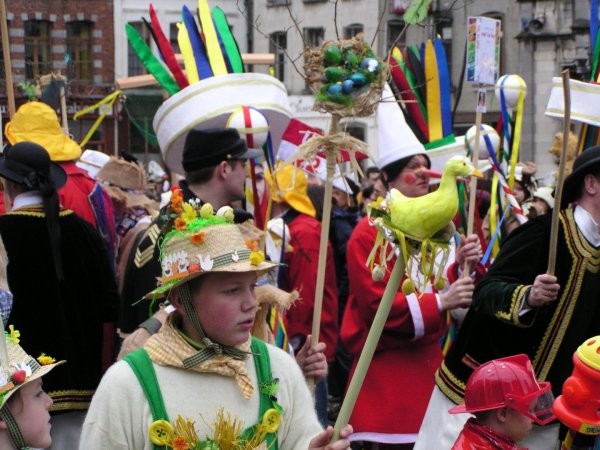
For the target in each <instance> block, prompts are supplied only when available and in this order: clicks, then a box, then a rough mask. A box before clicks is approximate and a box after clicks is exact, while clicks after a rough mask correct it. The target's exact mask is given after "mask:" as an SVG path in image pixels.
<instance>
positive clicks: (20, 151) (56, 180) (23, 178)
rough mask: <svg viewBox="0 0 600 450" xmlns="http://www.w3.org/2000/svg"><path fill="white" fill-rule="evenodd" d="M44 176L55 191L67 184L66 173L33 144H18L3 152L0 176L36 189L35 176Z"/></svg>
mask: <svg viewBox="0 0 600 450" xmlns="http://www.w3.org/2000/svg"><path fill="white" fill-rule="evenodd" d="M36 174H40V175H46V176H47V177H48V179H49V180H51V181H52V184H53V185H54V188H55V189H58V188H60V187H62V186H64V184H65V183H66V182H67V173H66V172H65V171H64V169H63V168H62V167H60V166H59V165H58V164H55V163H53V162H52V161H51V160H50V155H49V154H48V152H47V151H46V150H45V149H44V147H42V146H41V145H38V144H36V143H34V142H27V141H24V142H19V143H17V144H15V145H13V146H12V147H8V149H7V150H5V152H4V155H3V157H2V158H0V176H2V177H4V178H6V179H8V180H11V181H14V182H15V183H18V184H21V185H23V186H26V187H28V188H30V189H36V188H39V187H40V186H37V185H36V179H38V178H37V177H36V176H35V175H36Z"/></svg>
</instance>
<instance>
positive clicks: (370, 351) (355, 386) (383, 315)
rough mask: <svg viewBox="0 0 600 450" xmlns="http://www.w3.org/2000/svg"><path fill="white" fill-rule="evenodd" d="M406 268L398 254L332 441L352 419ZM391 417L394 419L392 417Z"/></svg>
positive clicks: (345, 398) (334, 428) (347, 392)
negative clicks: (351, 415)
mask: <svg viewBox="0 0 600 450" xmlns="http://www.w3.org/2000/svg"><path fill="white" fill-rule="evenodd" d="M404 269H405V267H404V258H403V256H402V254H398V255H397V256H396V262H395V263H394V268H393V269H392V273H391V274H390V279H389V281H388V284H387V286H386V287H385V291H384V292H383V296H382V298H381V302H380V303H379V307H378V308H377V312H376V313H375V318H374V319H373V324H372V325H371V328H370V330H369V334H368V335H367V340H366V341H365V346H364V347H363V349H362V352H361V353H360V357H359V359H358V363H357V364H356V369H355V370H354V374H353V375H352V379H351V380H350V384H349V385H348V390H347V391H346V395H345V396H344V401H343V402H342V407H341V409H340V413H339V414H338V417H337V420H336V421H335V426H334V427H333V438H332V440H331V441H332V442H334V441H335V440H337V439H339V436H340V431H341V430H342V428H343V427H344V426H345V425H346V424H347V423H348V420H349V419H350V414H352V410H353V409H354V405H355V404H356V399H357V398H358V394H359V392H360V388H361V387H362V385H363V382H364V381H365V376H366V375H367V370H368V369H369V365H370V364H371V360H372V359H373V355H374V354H375V349H376V348H377V344H378V342H379V338H380V337H381V333H382V332H383V327H384V326H385V322H386V321H387V318H388V316H389V315H390V310H391V309H392V304H393V303H394V298H396V293H397V292H398V288H399V287H400V280H402V276H403V275H404ZM390 376H392V377H393V376H394V374H390ZM381 401H382V402H385V401H386V399H384V398H382V399H381ZM374 406H375V405H374ZM389 419H390V420H393V418H391V417H390V418H389Z"/></svg>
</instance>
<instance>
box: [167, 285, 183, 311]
mask: <svg viewBox="0 0 600 450" xmlns="http://www.w3.org/2000/svg"><path fill="white" fill-rule="evenodd" d="M169 301H170V302H171V305H173V307H174V308H175V309H176V310H177V312H178V313H180V314H181V313H182V312H183V305H182V304H181V296H180V295H179V288H178V287H176V288H175V289H173V290H172V291H171V292H170V293H169Z"/></svg>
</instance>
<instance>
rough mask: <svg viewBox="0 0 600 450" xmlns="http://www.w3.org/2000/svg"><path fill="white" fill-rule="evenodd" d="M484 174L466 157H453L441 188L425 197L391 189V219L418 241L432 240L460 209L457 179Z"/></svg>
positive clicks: (442, 180)
mask: <svg viewBox="0 0 600 450" xmlns="http://www.w3.org/2000/svg"><path fill="white" fill-rule="evenodd" d="M465 176H477V177H482V174H481V172H480V171H479V170H478V169H477V168H475V167H474V166H473V164H471V161H470V160H469V158H467V157H465V156H453V157H452V158H450V159H449V160H448V161H447V162H446V165H445V166H444V170H443V172H442V179H441V182H440V186H439V188H438V189H437V190H436V191H435V192H430V193H429V194H426V195H423V196H421V197H406V196H404V195H402V193H401V192H400V191H398V190H397V189H392V190H391V191H390V200H389V205H388V207H389V211H390V222H391V224H392V225H393V227H394V228H396V229H397V230H399V231H401V232H402V233H404V234H406V235H407V236H409V237H412V238H416V239H418V240H425V239H431V238H432V237H434V236H435V234H436V233H437V232H439V231H441V230H443V229H444V228H445V227H446V226H447V225H448V224H449V223H450V222H451V221H452V219H453V218H454V216H455V215H456V213H457V211H458V189H457V187H456V178H457V177H465Z"/></svg>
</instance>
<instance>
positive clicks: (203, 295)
mask: <svg viewBox="0 0 600 450" xmlns="http://www.w3.org/2000/svg"><path fill="white" fill-rule="evenodd" d="M232 212H233V211H232V210H231V208H229V207H224V208H220V209H219V210H218V211H217V214H216V215H214V214H213V208H212V206H211V205H210V204H207V203H205V204H204V205H202V206H200V204H199V202H191V203H184V202H183V194H182V193H181V192H180V191H176V192H174V193H173V196H172V198H171V202H170V207H169V211H168V216H169V218H170V222H169V224H170V226H169V229H170V231H168V232H167V233H166V234H165V236H164V239H163V241H162V244H161V248H160V255H161V257H160V262H161V266H162V276H161V277H160V279H159V286H158V287H156V288H155V289H154V290H153V291H152V292H150V293H149V294H148V295H147V297H149V298H152V299H155V300H156V299H159V298H163V297H168V298H169V300H170V301H171V303H172V305H173V306H174V308H175V312H173V313H172V314H170V315H169V317H168V319H167V322H166V324H165V325H164V326H163V327H161V329H160V330H159V331H158V333H156V334H154V335H153V336H152V337H150V339H148V341H147V342H146V344H145V345H144V347H143V348H140V349H138V350H136V351H135V352H133V353H131V354H129V355H127V356H126V357H125V360H123V361H119V362H117V363H116V364H115V365H113V366H112V367H111V368H110V369H109V370H108V372H107V373H106V375H105V376H104V378H103V380H102V382H101V383H100V386H99V389H98V391H97V392H96V395H95V396H94V399H93V401H92V406H91V407H90V410H89V412H88V416H87V418H86V422H85V425H84V432H83V434H82V437H81V441H80V448H81V449H86V450H93V449H105V448H111V449H117V448H123V449H130V450H134V449H139V450H141V449H151V448H159V447H160V448H162V447H167V448H232V445H233V443H234V442H235V443H236V448H248V449H249V448H263V449H266V448H273V449H275V448H280V449H301V448H325V447H326V446H327V448H331V449H343V448H347V447H348V446H349V442H348V441H347V440H346V439H343V438H342V439H341V440H339V441H336V442H334V443H332V444H331V445H329V446H328V445H327V444H328V441H329V439H330V438H331V436H332V431H333V430H332V429H331V428H329V429H328V430H327V431H321V428H320V426H319V423H318V421H317V418H316V416H315V413H314V411H313V408H312V401H311V399H310V394H309V391H308V388H307V386H306V384H305V382H304V379H303V377H302V373H301V372H300V370H299V368H298V366H297V365H296V362H295V361H294V360H293V359H292V358H291V357H290V356H289V355H288V354H286V353H285V352H283V351H281V350H279V349H277V348H275V347H272V346H270V345H268V344H265V343H264V342H262V341H260V340H259V339H256V338H251V336H250V330H251V328H252V326H253V324H254V321H255V315H256V309H257V302H256V297H255V294H254V286H255V285H256V283H257V280H258V277H259V275H260V274H262V273H264V272H265V271H267V270H269V269H271V268H272V267H274V264H273V263H270V262H267V261H265V257H264V254H263V253H262V252H261V251H258V250H257V249H256V245H255V243H254V242H249V241H245V240H244V238H243V236H242V234H241V232H240V229H239V227H238V226H237V225H235V224H233V223H232V222H233V214H232ZM115 405H117V407H115ZM349 432H351V427H349V426H347V427H345V428H344V430H343V432H342V437H345V436H347V435H348V434H349Z"/></svg>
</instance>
